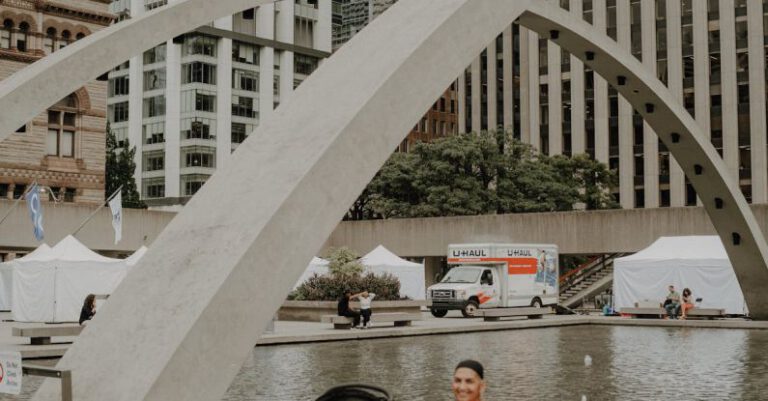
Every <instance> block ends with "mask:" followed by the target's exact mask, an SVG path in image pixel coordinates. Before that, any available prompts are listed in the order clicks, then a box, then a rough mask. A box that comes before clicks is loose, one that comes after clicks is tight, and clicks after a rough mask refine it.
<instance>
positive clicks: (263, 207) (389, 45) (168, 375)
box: [0, 0, 768, 401]
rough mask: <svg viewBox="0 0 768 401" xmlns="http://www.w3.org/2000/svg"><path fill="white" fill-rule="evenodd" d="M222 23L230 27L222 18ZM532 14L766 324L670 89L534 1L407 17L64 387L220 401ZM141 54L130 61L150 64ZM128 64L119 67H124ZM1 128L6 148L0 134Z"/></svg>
mask: <svg viewBox="0 0 768 401" xmlns="http://www.w3.org/2000/svg"><path fill="white" fill-rule="evenodd" d="M204 2H205V1H204V0H187V1H181V2H179V3H178V5H176V6H173V7H168V10H171V9H176V8H177V7H182V9H185V8H186V10H187V11H189V12H190V13H193V10H189V8H190V7H191V6H190V4H192V3H196V4H198V5H200V4H201V3H204ZM205 3H206V6H207V7H206V8H204V9H203V7H200V9H201V10H202V11H198V12H197V14H195V15H196V16H197V17H200V20H202V19H205V20H211V19H213V18H215V17H217V16H220V14H225V13H231V12H233V11H236V10H233V8H236V7H229V6H226V5H227V4H235V3H236V4H238V5H239V6H242V8H246V7H248V6H253V3H254V2H253V1H252V0H251V1H248V2H246V1H239V0H238V1H234V0H232V1H227V2H224V1H220V2H213V3H211V2H205ZM246 3H250V4H246ZM214 8H219V10H218V11H221V9H224V8H226V12H225V11H222V12H221V13H215V14H219V15H214V14H212V13H211V10H212V9H214ZM526 9H527V10H528V11H526V12H525V13H524V14H523V15H522V18H521V22H522V23H523V24H524V25H526V26H528V27H530V28H532V29H534V30H537V31H538V32H540V33H541V34H543V35H546V36H548V37H549V36H551V37H552V38H553V39H554V40H556V41H557V42H558V43H560V44H561V45H562V46H563V47H564V48H565V49H566V50H568V51H571V52H572V53H573V54H575V55H577V56H578V57H580V58H584V61H585V62H586V63H587V64H588V65H590V66H591V67H592V68H594V69H595V71H597V72H599V73H601V74H602V75H603V76H605V77H607V78H608V79H609V80H610V82H612V83H614V84H616V85H618V89H619V90H620V91H621V92H622V94H623V95H625V96H626V97H627V99H628V100H629V101H630V102H631V103H632V104H633V105H635V106H636V107H640V110H641V111H642V112H643V113H644V114H643V115H644V116H645V117H646V118H647V120H648V122H649V123H650V124H651V126H652V127H653V128H654V130H655V131H657V132H659V135H660V136H661V138H662V140H664V141H665V142H666V143H667V144H668V147H669V148H670V150H671V151H672V152H673V154H674V155H675V157H676V158H677V160H679V161H680V163H681V164H682V165H683V166H684V167H683V168H684V169H685V171H686V172H687V173H688V174H689V175H690V176H691V180H692V182H693V184H694V186H695V187H696V190H697V192H698V193H699V195H700V196H701V198H702V199H703V200H704V203H705V205H706V207H707V210H708V211H709V213H710V214H711V216H712V220H713V222H714V223H715V226H716V227H717V229H718V232H719V233H720V235H721V237H722V238H723V239H724V242H725V243H726V249H727V250H728V253H729V255H730V256H731V258H732V261H733V263H734V267H735V268H736V271H737V275H738V277H739V279H740V281H741V283H742V285H743V287H744V294H745V296H746V297H747V302H748V303H749V306H750V308H751V310H752V313H753V314H754V315H755V316H757V317H759V318H766V317H768V308H766V303H765V302H763V301H762V300H761V299H760V297H759V296H758V289H759V288H761V287H762V286H764V285H765V284H766V283H768V280H767V279H766V278H767V277H768V269H766V257H765V256H766V245H765V240H764V239H763V237H762V235H761V234H760V232H759V230H758V229H757V226H756V224H754V219H753V218H752V215H751V212H750V211H749V210H748V208H747V206H746V202H745V200H744V198H743V197H742V196H741V194H740V192H739V191H738V188H737V187H736V185H735V184H733V183H732V182H730V180H729V179H726V178H725V177H727V175H726V172H725V167H724V165H723V162H722V161H721V160H720V158H719V157H718V156H717V154H716V153H715V151H714V149H713V148H712V146H711V145H710V144H709V143H707V142H705V141H704V140H703V139H701V138H704V137H703V136H698V135H696V133H697V132H698V131H699V128H698V127H697V126H696V125H695V123H694V121H693V120H692V119H691V118H690V116H689V115H688V114H687V113H686V111H685V110H683V109H682V107H680V106H678V105H675V104H671V103H669V102H667V101H666V99H673V97H672V96H671V95H670V94H669V92H668V90H667V89H666V88H665V87H663V85H662V84H661V83H660V82H658V81H657V80H656V79H655V77H653V76H652V75H650V74H649V73H647V71H646V70H645V69H643V67H642V65H640V64H639V63H638V62H637V61H636V60H635V59H634V58H633V57H632V56H631V55H630V54H629V53H628V52H627V51H626V50H625V49H622V48H620V47H619V46H618V45H617V44H616V43H615V42H613V41H611V40H610V39H608V38H607V37H606V36H605V35H602V34H599V33H597V32H596V31H594V30H592V29H591V28H590V26H589V25H587V24H586V23H584V22H582V21H577V20H573V19H572V17H571V16H570V15H569V14H568V13H566V12H565V11H562V10H559V9H557V8H555V7H554V6H552V5H548V4H547V3H545V2H541V1H535V2H529V1H514V2H513V1H508V0H483V1H477V0H431V1H426V0H403V1H400V2H398V4H397V5H395V6H393V7H392V8H391V9H390V10H389V11H388V12H387V13H385V14H384V15H383V16H382V17H380V18H379V19H377V20H376V21H374V23H372V24H371V25H370V26H369V27H368V28H367V29H366V30H364V31H362V32H361V33H360V34H358V35H357V36H356V37H355V39H353V40H352V41H351V42H349V43H348V44H347V45H346V46H345V47H344V48H343V49H341V51H339V52H338V53H337V54H336V55H335V56H334V57H332V58H331V59H330V60H328V61H327V62H326V63H324V64H323V65H322V66H321V67H320V68H319V69H318V70H317V71H316V72H315V73H314V74H313V75H312V76H311V77H310V78H309V79H308V80H307V81H306V82H305V83H304V84H302V85H301V86H300V87H299V88H298V92H300V93H297V94H296V96H292V97H291V98H290V99H289V100H288V101H286V102H284V103H283V104H282V105H281V106H280V108H279V109H278V110H277V111H276V112H275V113H274V114H273V115H272V117H271V118H268V119H265V120H264V121H263V122H262V124H261V125H260V127H259V128H258V129H257V130H256V131H255V133H254V134H253V135H251V136H250V137H249V139H248V140H246V141H245V142H244V143H243V144H242V145H241V146H240V149H239V150H238V152H236V153H235V154H234V155H233V157H232V159H231V160H230V162H229V163H228V164H227V165H226V166H225V167H224V168H223V169H220V170H219V171H218V172H217V173H216V174H215V175H214V176H213V177H212V178H211V180H210V181H208V183H206V185H205V186H204V187H203V188H202V190H201V191H200V192H199V193H198V194H197V196H195V197H194V198H193V199H192V201H191V202H190V203H189V204H188V205H187V206H186V207H185V208H184V210H183V211H182V212H181V213H180V214H179V215H178V216H177V217H176V218H175V219H174V220H173V221H172V222H171V224H170V225H169V226H168V227H167V228H166V230H165V231H164V232H163V233H162V234H161V235H160V237H159V238H158V239H157V240H156V242H155V244H154V246H153V247H152V249H151V250H150V251H149V252H148V253H147V254H146V256H145V257H144V258H143V259H142V261H141V262H140V263H139V265H137V266H136V267H135V268H134V271H133V272H132V274H130V275H129V276H128V277H127V278H126V279H125V280H124V281H123V283H122V285H121V286H120V287H119V288H118V290H117V291H116V292H115V294H113V296H112V297H111V298H110V302H109V303H107V304H106V305H105V307H104V308H103V309H102V310H101V311H100V313H99V314H98V315H97V316H96V318H95V320H94V321H93V322H92V323H91V324H90V325H89V326H88V328H87V329H86V330H84V332H83V334H82V335H81V336H80V338H79V339H78V341H77V343H75V344H74V345H73V347H72V348H71V349H70V350H69V352H68V353H67V354H66V355H65V357H64V358H63V359H62V360H61V362H60V363H59V366H60V367H63V368H67V369H71V370H72V371H73V381H74V384H73V388H74V393H75V399H77V400H99V401H101V400H116V401H122V400H126V401H127V400H177V399H178V400H211V399H218V398H219V397H220V396H221V394H222V393H223V392H224V391H225V389H226V388H227V386H228V385H229V383H230V381H231V379H232V377H234V375H235V374H236V373H237V371H238V369H239V368H240V366H241V364H242V362H243V360H244V359H245V357H246V355H247V354H248V352H249V351H250V349H251V348H252V346H253V344H254V343H255V342H256V339H257V337H258V336H259V334H260V333H261V331H262V329H263V328H264V326H265V324H266V323H267V321H269V319H270V318H271V316H272V314H273V312H274V311H275V310H276V309H277V308H278V306H279V305H280V304H281V302H282V300H283V299H284V297H285V294H286V293H287V292H288V290H289V288H290V287H291V286H292V285H293V284H294V282H295V280H296V279H297V278H298V277H299V275H300V274H301V272H302V270H303V268H304V266H305V265H306V261H308V260H310V258H311V257H312V255H313V254H314V253H315V252H316V251H317V250H318V249H319V248H320V246H321V245H322V243H323V240H324V239H325V237H326V236H327V235H328V234H329V233H330V232H331V230H332V229H333V228H334V226H335V225H336V224H337V222H338V220H339V218H340V217H341V216H342V215H343V213H344V212H345V211H346V209H347V206H348V205H349V204H351V203H352V201H353V200H354V198H355V197H356V196H357V194H358V193H359V192H360V190H361V188H363V187H364V186H365V184H366V183H367V182H368V181H369V180H370V178H371V177H373V175H374V174H375V172H376V171H377V169H378V168H379V167H380V166H381V165H382V164H383V163H384V161H385V160H386V158H387V157H388V156H389V154H390V152H391V150H392V149H394V148H395V146H396V145H397V144H398V143H399V142H400V140H401V139H402V137H403V136H404V135H405V133H406V132H408V130H409V128H410V127H411V126H412V125H413V122H414V121H416V120H417V119H418V118H419V117H420V116H421V114H422V111H423V110H426V109H427V108H428V107H429V106H430V105H431V104H432V102H433V101H434V99H435V98H436V97H437V96H438V95H439V94H440V93H441V92H442V91H443V89H444V88H445V87H446V86H447V84H448V83H449V82H451V81H452V80H453V79H454V78H455V77H456V76H457V75H459V74H460V72H461V71H462V70H463V68H464V67H465V66H466V65H467V63H468V61H469V60H470V59H471V58H472V57H473V56H474V55H476V54H477V53H479V52H480V51H481V50H482V49H483V48H484V47H485V46H486V45H487V43H489V42H490V41H492V40H493V39H494V38H495V37H496V35H497V34H498V33H499V32H501V31H502V30H503V29H504V28H505V27H506V26H507V25H508V24H509V23H510V22H511V21H513V20H514V19H516V18H517V17H518V16H520V15H521V14H522V13H523V12H524V11H525V10H526ZM160 10H164V9H160ZM179 12H181V11H179ZM200 13H203V14H206V15H207V16H206V17H205V18H203V16H201V15H199V14H200ZM158 14H159V13H158ZM193 14H194V13H193ZM151 15H153V14H150V16H151ZM155 15H157V14H155ZM174 15H175V16H177V18H178V15H179V14H174V12H173V11H168V12H167V17H168V18H170V17H171V16H174ZM146 18H149V16H148V17H146ZM139 20H140V19H138V20H137V21H132V22H135V23H134V24H131V25H130V26H131V29H129V31H130V32H132V33H131V35H137V36H136V37H131V36H122V30H121V29H111V30H105V31H106V33H104V34H103V35H100V36H99V34H96V35H93V36H91V37H90V39H91V40H90V41H83V42H82V43H80V44H78V46H79V47H78V48H77V49H76V50H77V52H78V54H80V55H81V56H82V60H83V61H85V62H86V64H87V62H93V63H95V64H97V66H95V67H91V66H89V67H87V69H89V71H90V72H93V71H96V70H99V68H97V67H105V68H101V70H102V71H103V70H105V69H107V68H109V66H111V64H109V63H107V62H102V61H103V60H101V59H100V58H102V57H103V58H106V59H109V60H112V59H113V58H111V57H110V56H109V55H107V54H105V53H104V51H105V50H106V49H107V47H108V44H102V43H101V42H100V41H98V40H97V39H99V38H101V39H106V38H109V40H110V41H112V42H111V43H121V44H127V43H133V42H132V41H131V40H135V41H141V40H145V39H146V38H145V37H144V35H145V33H144V32H141V31H140V30H136V29H137V25H138V26H140V25H141V24H139V23H138V22H139ZM161 21H162V20H161ZM165 21H168V22H172V23H170V24H169V25H173V29H171V28H168V27H164V26H163V25H158V26H160V27H161V28H162V33H158V32H157V31H153V32H152V34H153V35H166V36H163V38H167V37H170V36H173V35H175V34H178V33H181V32H182V31H183V30H185V29H189V28H192V26H190V25H191V24H187V25H185V24H186V23H187V21H185V20H178V19H168V20H165ZM181 25H184V26H183V29H182V28H181ZM198 25H199V24H198ZM119 26H120V25H119ZM119 26H118V27H119ZM155 28H156V27H155V26H153V27H152V29H155ZM176 28H178V29H176ZM105 31H102V32H105ZM139 37H141V38H140V39H139ZM157 37H158V38H159V37H160V36H157ZM555 37H556V39H555ZM120 38H122V39H120ZM138 47H140V46H131V48H132V49H133V50H139V51H140V50H143V49H138ZM146 47H149V46H146ZM67 50H68V49H65V51H64V52H66V53H64V52H63V53H62V54H60V55H59V56H58V57H57V58H53V59H50V60H49V61H47V62H46V63H45V64H46V65H43V66H39V65H35V66H33V70H34V71H33V72H26V71H25V72H24V73H22V74H20V75H19V76H15V77H13V78H12V79H10V80H9V81H8V82H4V83H3V84H4V85H3V86H2V88H0V89H2V90H0V110H3V111H4V114H3V118H2V120H3V121H12V123H11V124H10V126H11V127H15V126H16V125H20V123H23V121H25V120H24V118H27V117H31V116H32V115H35V114H36V113H37V112H39V111H40V110H42V109H44V108H45V107H46V105H47V104H42V103H45V102H42V101H40V102H31V103H30V102H28V103H25V106H27V107H30V108H31V111H29V110H23V112H24V113H26V114H23V115H22V116H20V117H18V118H16V117H15V116H13V114H12V113H9V114H6V113H5V110H6V109H5V107H8V106H10V103H12V102H9V100H8V99H14V98H15V99H24V98H25V97H24V96H22V95H21V94H23V93H26V94H27V96H33V95H35V93H34V91H32V90H31V89H30V88H32V87H34V85H33V84H32V83H30V82H28V81H29V80H31V78H33V77H35V76H37V74H39V76H46V77H47V76H49V75H53V74H54V73H53V72H50V71H49V69H54V70H55V69H62V68H63V69H65V71H67V69H70V68H74V66H76V65H77V63H74V62H73V61H72V60H70V59H68V56H71V55H72V53H75V51H74V50H73V51H69V52H67ZM110 50H112V49H110ZM587 52H593V53H589V55H590V56H587V54H588V53H587ZM54 55H55V54H54ZM593 55H594V57H592V56H593ZM125 58H127V55H125V54H122V53H121V55H120V57H119V60H117V61H121V60H123V59H125ZM113 64H114V63H113ZM95 75H97V74H95V73H88V74H79V75H78V76H77V79H72V81H71V82H67V83H61V87H59V86H54V87H53V89H55V90H53V89H51V92H52V93H53V94H52V95H49V97H50V98H53V100H54V101H55V99H58V98H60V97H63V95H66V94H67V93H68V92H69V91H71V90H74V89H76V88H77V87H78V86H80V85H82V83H84V82H85V81H87V80H89V79H92V78H93V77H94V76H95ZM619 76H622V77H623V78H619ZM70 78H71V77H70ZM70 86H71V87H70ZM9 88H12V89H13V88H15V91H11V90H9ZM25 90H26V91H30V92H24V91H25ZM9 93H10V95H9ZM47 96H48V95H47ZM48 99H49V98H48V97H46V98H45V101H46V102H47V101H48ZM31 106H34V107H31ZM14 110H16V109H14ZM19 112H22V111H19ZM390 116H397V117H398V118H396V119H390V118H389V117H390ZM6 118H8V119H9V120H6ZM3 127H4V128H3V129H2V130H0V131H3V132H6V131H8V128H7V127H5V126H3ZM716 197H717V198H719V199H720V200H718V201H716V200H715V198H716ZM735 234H737V235H738V245H734V241H733V240H734V239H736V238H737V237H736V235H735ZM277 271H279V274H277V273H276V272H277ZM57 396H58V394H57V383H53V382H46V383H45V384H44V385H43V387H42V388H41V390H40V391H39V393H38V394H37V395H36V398H35V399H36V400H55V399H57Z"/></svg>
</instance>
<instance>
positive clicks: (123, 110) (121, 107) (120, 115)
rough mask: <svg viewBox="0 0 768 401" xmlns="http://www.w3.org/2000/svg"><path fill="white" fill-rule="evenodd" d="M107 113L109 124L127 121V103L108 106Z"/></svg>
mask: <svg viewBox="0 0 768 401" xmlns="http://www.w3.org/2000/svg"><path fill="white" fill-rule="evenodd" d="M107 112H108V114H109V121H110V122H113V123H120V122H123V121H128V102H120V103H115V104H110V105H109V106H107Z"/></svg>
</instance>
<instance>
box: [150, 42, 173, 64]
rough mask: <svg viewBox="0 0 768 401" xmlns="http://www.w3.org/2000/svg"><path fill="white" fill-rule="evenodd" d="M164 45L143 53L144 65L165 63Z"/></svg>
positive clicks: (165, 47)
mask: <svg viewBox="0 0 768 401" xmlns="http://www.w3.org/2000/svg"><path fill="white" fill-rule="evenodd" d="M167 47H168V46H167V45H166V44H165V43H163V44H161V45H159V46H155V47H153V48H151V49H149V50H147V51H145V52H144V64H145V65H147V64H154V63H159V62H162V61H165V53H166V49H167Z"/></svg>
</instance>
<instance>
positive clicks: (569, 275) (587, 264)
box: [560, 256, 601, 286]
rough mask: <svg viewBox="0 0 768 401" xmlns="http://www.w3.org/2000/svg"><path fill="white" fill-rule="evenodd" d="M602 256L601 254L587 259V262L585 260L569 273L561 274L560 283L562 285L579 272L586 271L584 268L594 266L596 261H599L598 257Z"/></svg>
mask: <svg viewBox="0 0 768 401" xmlns="http://www.w3.org/2000/svg"><path fill="white" fill-rule="evenodd" d="M600 257H601V256H594V257H592V258H590V259H589V260H587V261H586V262H584V263H582V264H581V265H579V266H578V267H577V268H575V269H573V270H571V271H569V272H568V273H565V274H564V275H562V276H560V285H561V286H562V285H563V284H565V283H566V282H567V281H570V280H571V279H572V277H573V276H575V275H578V274H579V273H581V272H582V271H584V269H586V268H588V267H590V266H592V264H593V263H595V261H597V260H598V259H600Z"/></svg>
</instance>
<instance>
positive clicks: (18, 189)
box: [13, 184, 27, 199]
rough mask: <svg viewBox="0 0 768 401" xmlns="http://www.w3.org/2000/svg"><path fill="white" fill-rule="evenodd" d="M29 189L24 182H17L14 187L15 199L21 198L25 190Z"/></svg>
mask: <svg viewBox="0 0 768 401" xmlns="http://www.w3.org/2000/svg"><path fill="white" fill-rule="evenodd" d="M26 191H27V186H26V185H24V184H16V185H15V186H14V187H13V199H21V196H22V195H24V192H26Z"/></svg>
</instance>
